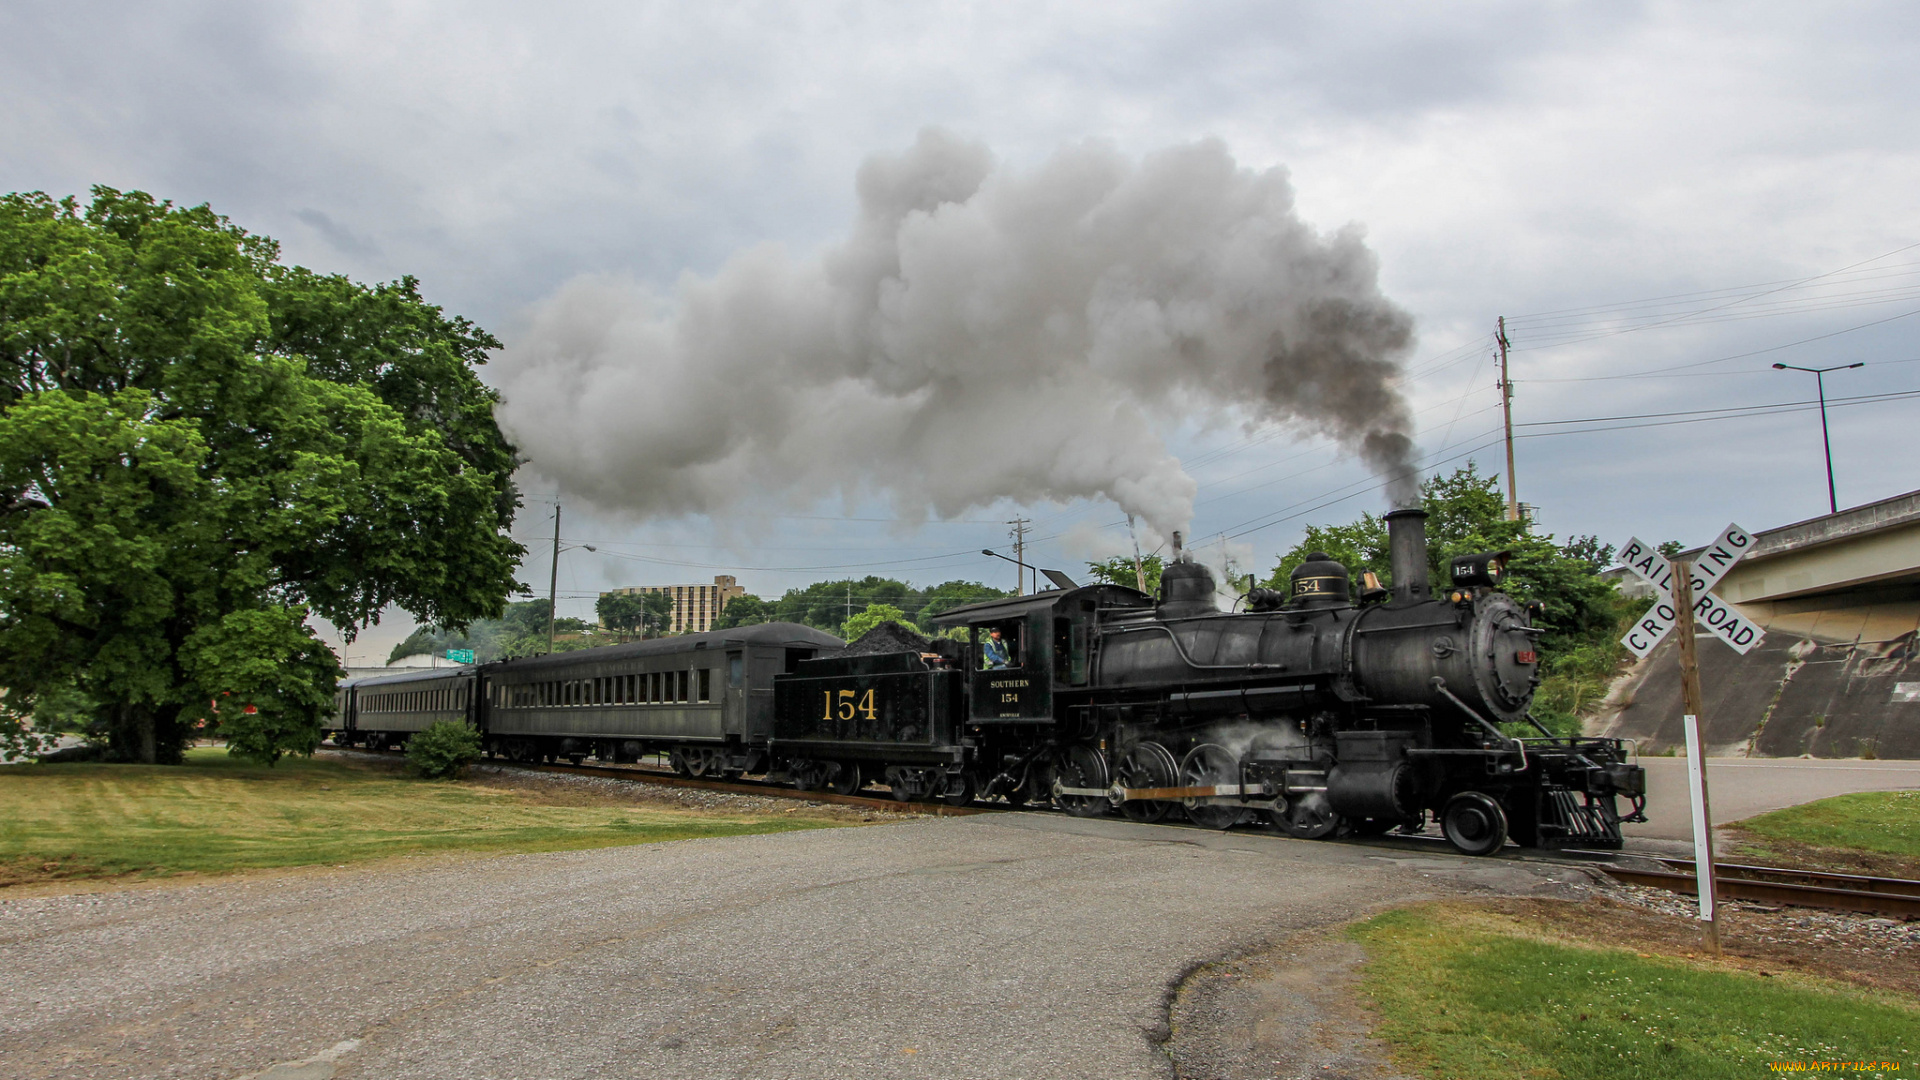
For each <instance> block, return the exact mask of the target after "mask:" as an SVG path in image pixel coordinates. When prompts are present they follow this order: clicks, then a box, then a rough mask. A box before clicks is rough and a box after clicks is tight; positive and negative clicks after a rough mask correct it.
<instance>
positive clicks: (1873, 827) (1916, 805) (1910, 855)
mask: <svg viewBox="0 0 1920 1080" xmlns="http://www.w3.org/2000/svg"><path fill="white" fill-rule="evenodd" d="M1729 828H1730V829H1731V830H1732V831H1733V833H1734V835H1735V836H1737V837H1739V838H1740V843H1739V845H1738V848H1737V849H1736V850H1735V851H1732V852H1729V853H1727V855H1728V857H1735V858H1742V859H1750V860H1755V861H1760V860H1777V861H1779V862H1782V863H1784V864H1786V865H1791V866H1811V867H1818V868H1821V869H1828V870H1845V871H1849V872H1851V873H1856V874H1873V875H1877V876H1880V877H1905V878H1920V791H1869V792H1860V793H1857V794H1853V795H1836V796H1834V797H1833V798H1831V799H1821V800H1820V801H1819V802H1811V803H1806V804H1805V805H1802V806H1790V807H1788V808H1786V809H1785V810H1774V811H1772V812H1770V813H1765V814H1761V815H1759V816H1757V817H1750V818H1747V819H1745V820H1743V821H1738V822H1735V823H1733V824H1732V825H1730V826H1729Z"/></svg>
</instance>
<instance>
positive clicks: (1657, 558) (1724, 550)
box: [1620, 525, 1766, 660]
mask: <svg viewBox="0 0 1920 1080" xmlns="http://www.w3.org/2000/svg"><path fill="white" fill-rule="evenodd" d="M1752 550H1753V537H1752V536H1750V535H1748V533H1747V531H1746V530H1745V529H1742V528H1741V527H1740V526H1738V525H1728V526H1727V527H1726V529H1725V530H1724V531H1723V532H1721V534H1720V536H1719V538H1718V539H1716V540H1714V542H1713V543H1711V544H1708V545H1707V546H1706V547H1705V548H1704V549H1702V550H1701V552H1700V556H1699V558H1696V559H1694V560H1693V564H1692V573H1691V575H1689V576H1690V578H1691V584H1692V585H1693V590H1692V591H1693V617H1694V619H1695V620H1696V621H1697V622H1699V623H1700V624H1701V625H1703V626H1705V627H1706V628H1707V629H1708V630H1711V631H1712V632H1713V633H1714V634H1715V635H1717V636H1718V637H1719V638H1720V640H1721V641H1724V642H1726V643H1727V645H1728V646H1729V647H1731V648H1732V649H1733V651H1734V652H1737V653H1740V654H1741V655H1743V656H1744V655H1746V652H1747V650H1749V649H1751V648H1753V647H1754V646H1755V645H1758V644H1760V641H1761V639H1762V638H1764V637H1765V636H1766V635H1765V634H1763V633H1761V631H1760V628H1759V627H1757V626H1755V625H1753V624H1752V623H1751V622H1748V621H1747V619H1746V618H1745V616H1742V615H1741V614H1740V613H1739V612H1738V611H1735V610H1734V608H1733V605H1731V604H1729V603H1727V602H1726V601H1725V600H1722V599H1720V598H1719V597H1718V596H1715V595H1714V594H1713V593H1712V592H1709V591H1708V590H1710V589H1712V588H1713V586H1714V585H1715V584H1717V583H1718V582H1719V580H1720V579H1721V578H1723V577H1725V576H1726V575H1727V571H1728V570H1731V569H1733V564H1734V563H1737V562H1739V561H1740V560H1741V558H1742V557H1744V556H1745V555H1746V554H1747V552H1749V551H1752ZM1620 561H1621V563H1622V564H1624V565H1625V566H1626V568H1627V569H1629V570H1631V571H1633V572H1634V573H1635V574H1638V575H1639V576H1640V577H1641V578H1642V579H1644V580H1645V581H1646V582H1647V584H1649V585H1652V586H1653V588H1654V592H1655V593H1656V594H1657V596H1656V598H1655V600H1654V604H1653V607H1652V608H1651V609H1649V610H1648V612H1647V613H1646V614H1645V615H1643V616H1641V618H1640V621H1639V622H1638V623H1635V624H1634V627H1633V629H1631V630H1629V631H1627V636H1626V637H1623V638H1621V639H1620V643H1621V644H1622V645H1625V646H1626V647H1627V649H1628V650H1629V651H1631V652H1632V653H1633V655H1635V656H1637V657H1640V658H1641V659H1643V660H1644V659H1646V656H1647V654H1648V653H1650V652H1652V651H1653V647H1654V646H1656V645H1658V644H1660V641H1661V639H1662V638H1664V637H1666V636H1667V635H1668V634H1669V633H1672V632H1673V628H1674V627H1675V626H1676V625H1678V623H1679V621H1680V613H1679V611H1678V609H1677V608H1676V607H1675V605H1674V601H1673V586H1674V580H1673V564H1672V563H1669V562H1668V561H1667V559H1666V557H1665V556H1663V555H1661V554H1660V552H1659V550H1658V549H1657V548H1655V547H1654V546H1653V545H1652V544H1649V543H1647V542H1646V541H1644V540H1642V539H1640V538H1639V537H1637V536H1636V537H1633V538H1632V539H1630V540H1628V541H1627V542H1626V544H1625V545H1623V546H1622V547H1621V548H1620Z"/></svg>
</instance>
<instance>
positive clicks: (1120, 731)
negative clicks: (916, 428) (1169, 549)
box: [772, 508, 1646, 855]
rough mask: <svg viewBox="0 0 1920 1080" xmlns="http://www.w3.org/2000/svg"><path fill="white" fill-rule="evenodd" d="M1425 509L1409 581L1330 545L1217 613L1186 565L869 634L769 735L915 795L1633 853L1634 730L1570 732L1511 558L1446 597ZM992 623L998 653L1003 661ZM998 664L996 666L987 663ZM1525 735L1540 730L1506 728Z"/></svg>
mask: <svg viewBox="0 0 1920 1080" xmlns="http://www.w3.org/2000/svg"><path fill="white" fill-rule="evenodd" d="M1426 516H1427V515H1426V512H1425V511H1424V510H1421V509H1418V508H1405V509H1399V510H1395V511H1393V512H1391V513H1389V514H1388V515H1387V525H1388V531H1389V547H1390V553H1391V565H1392V575H1393V583H1392V588H1391V590H1387V589H1383V588H1380V587H1379V586H1378V584H1377V583H1376V582H1374V581H1373V579H1372V575H1370V574H1369V575H1367V576H1366V581H1365V582H1364V584H1363V587H1362V588H1361V589H1360V590H1359V591H1358V593H1357V594H1356V592H1355V591H1354V589H1353V588H1352V583H1351V582H1350V581H1349V579H1348V571H1347V569H1346V567H1344V566H1342V565H1341V564H1340V563H1338V562H1335V561H1333V560H1332V559H1329V558H1327V557H1325V556H1324V555H1320V554H1318V553H1316V554H1315V555H1311V556H1309V558H1308V561H1306V562H1305V563H1303V564H1301V566H1300V567H1299V568H1298V569H1296V570H1295V571H1294V573H1293V577H1292V581H1291V587H1290V589H1289V591H1288V592H1287V593H1286V594H1284V595H1282V594H1279V593H1277V592H1273V591H1270V590H1264V589H1260V590H1255V591H1254V592H1253V593H1251V594H1250V595H1249V596H1248V597H1246V598H1245V599H1246V600H1247V602H1248V603H1247V606H1248V610H1246V611H1244V612H1235V613H1229V612H1223V611H1221V610H1219V609H1218V606H1217V604H1216V602H1215V600H1214V594H1215V585H1214V580H1213V576H1212V574H1211V572H1210V571H1208V570H1207V568H1206V567H1205V566H1203V565H1201V564H1199V563H1197V562H1193V561H1192V560H1191V559H1190V558H1188V557H1186V556H1185V555H1183V554H1180V553H1179V552H1178V547H1177V539H1176V555H1175V558H1174V561H1173V562H1172V563H1170V564H1169V565H1168V566H1167V567H1166V569H1165V571H1164V573H1163V574H1162V578H1161V585H1160V590H1159V595H1158V596H1157V597H1150V596H1148V595H1146V594H1144V593H1141V592H1138V591H1136V590H1133V589H1128V588H1124V587H1120V586H1116V585H1092V586H1087V587H1076V588H1065V589H1054V590H1048V591H1045V592H1041V593H1038V594H1034V595H1028V596H1022V597H1017V598H1010V599H1006V600H997V601H992V602H989V603H983V604H975V605H971V606H968V607H963V608H956V609H953V610H951V611H948V612H945V613H943V614H941V615H940V616H938V617H937V619H936V620H935V622H936V625H939V626H942V627H948V628H951V627H959V628H964V630H965V631H966V635H967V639H966V640H965V641H959V640H955V639H952V638H938V639H933V640H931V641H925V642H913V643H910V644H907V645H906V646H905V647H895V648H890V649H886V650H885V651H878V652H870V651H863V650H862V648H861V645H860V643H856V644H855V645H854V646H853V647H851V648H850V649H848V650H846V651H844V652H842V653H840V654H839V655H831V654H830V655H827V656H824V657H821V658H817V659H811V660H804V661H801V662H799V663H797V664H795V665H793V668H792V670H791V671H790V672H789V673H787V674H783V675H780V676H778V677H777V678H776V679H775V680H774V687H775V716H774V730H773V738H772V745H773V747H774V752H775V754H776V755H777V756H778V757H779V758H780V759H783V760H784V761H785V762H786V764H787V766H788V769H789V774H790V776H791V777H792V778H793V780H794V782H795V783H797V784H799V785H800V786H802V787H813V786H821V785H829V784H830V785H832V786H834V787H835V788H838V789H840V790H843V791H844V790H854V789H857V788H859V787H860V786H862V785H863V784H865V783H867V782H868V781H869V780H882V781H883V782H885V783H887V784H888V785H890V786H891V787H892V789H893V793H894V797H895V798H898V799H903V800H905V799H945V800H948V801H950V802H954V803H964V802H966V801H968V800H970V799H973V798H976V797H989V798H990V797H994V796H1000V797H1004V798H1006V799H1007V800H1008V801H1010V802H1013V803H1015V804H1023V803H1028V802H1045V801H1051V802H1053V803H1056V804H1058V805H1059V806H1061V807H1063V808H1064V809H1066V810H1068V811H1070V812H1072V813H1075V814H1081V815H1095V814H1102V813H1106V812H1108V811H1110V810H1117V811H1118V812H1119V813H1121V814H1123V815H1125V816H1126V817H1129V818H1132V819H1133V820H1135V821H1142V822H1152V821H1160V820H1164V819H1166V818H1168V817H1169V816H1171V815H1176V814H1184V815H1185V817H1187V818H1188V819H1190V820H1192V821H1193V822H1195V823H1198V824H1200V825H1204V826H1210V827H1215V828H1223V829H1224V828H1229V827H1232V826H1234V825H1237V824H1240V823H1242V822H1246V821H1254V820H1257V821H1260V822H1262V823H1264V824H1266V825H1267V826H1268V827H1269V828H1272V829H1275V830H1277V831H1280V832H1282V833H1285V834H1288V835H1292V836H1297V837H1305V838H1318V837H1327V836H1333V835H1336V834H1338V833H1343V832H1349V831H1350V832H1355V833H1361V834H1376V833H1384V832H1387V831H1389V830H1394V829H1399V830H1402V831H1409V832H1417V831H1420V830H1421V829H1423V828H1424V826H1425V824H1426V821H1427V818H1428V815H1430V814H1431V815H1434V816H1436V817H1437V818H1438V820H1439V823H1440V826H1441V830H1442V832H1443V833H1444V834H1445V836H1446V838H1447V840H1449V841H1450V842H1451V843H1452V844H1453V845H1454V846H1455V847H1456V848H1458V849H1459V850H1461V851H1463V852H1466V853H1468V854H1475V855H1484V854H1490V853H1492V852H1494V851H1497V850H1499V848H1500V847H1501V846H1502V845H1503V844H1504V843H1505V842H1506V840H1507V839H1508V838H1509V837H1511V838H1512V839H1514V840H1515V841H1516V842H1518V843H1519V844H1521V845H1522V846H1526V847H1586V848H1618V847H1619V846H1620V843H1621V835H1620V824H1621V821H1622V820H1623V819H1622V816H1621V806H1620V801H1621V800H1623V799H1624V800H1625V801H1626V803H1627V810H1628V815H1629V816H1627V817H1626V818H1625V820H1627V821H1644V820H1645V815H1644V805H1645V793H1646V778H1645V772H1644V770H1643V769H1642V768H1641V767H1640V766H1639V765H1637V764H1633V763H1632V762H1631V761H1630V760H1629V755H1628V747H1627V746H1626V744H1625V743H1624V742H1623V741H1622V740H1619V739H1607V738H1584V737H1573V738H1567V737H1556V736H1554V735H1553V734H1552V733H1551V732H1550V731H1548V730H1547V729H1546V728H1545V727H1544V726H1542V725H1540V724H1539V723H1538V722H1537V721H1535V720H1533V718H1532V717H1531V715H1530V714H1529V713H1528V706H1529V705H1530V703H1531V702H1532V698H1533V691H1534V687H1535V686H1536V685H1537V684H1538V682H1539V670H1540V669H1539V664H1540V658H1539V653H1538V650H1537V640H1538V638H1539V636H1540V634H1541V631H1540V630H1539V629H1537V628H1535V627H1534V626H1532V625H1531V619H1530V616H1529V613H1528V611H1527V609H1526V608H1525V607H1523V606H1522V605H1520V604H1519V603H1517V602H1515V601H1514V600H1513V599H1512V598H1511V597H1510V596H1508V595H1507V594H1506V593H1504V592H1502V591H1500V588H1499V585H1500V583H1501V579H1502V578H1503V577H1504V575H1505V570H1506V555H1505V553H1498V552H1495V553H1487V554H1483V555H1475V556H1468V557H1464V558H1460V559H1455V560H1453V562H1452V564H1451V565H1450V566H1449V567H1448V576H1449V578H1450V580H1449V581H1448V582H1447V583H1446V587H1445V588H1444V589H1443V590H1440V591H1438V592H1436V591H1435V590H1433V589H1432V588H1431V586H1430V581H1429V572H1428V565H1427V542H1426ZM995 631H998V633H999V639H998V641H999V644H998V645H997V646H995V647H994V648H993V649H992V650H988V648H987V647H986V643H987V641H988V640H989V639H990V638H991V636H992V635H993V633H994V632H995ZM1001 653H1004V654H1005V665H1004V666H995V667H988V666H985V663H986V658H989V657H991V658H993V659H994V660H996V661H997V660H999V658H1000V654H1001ZM1519 724H1531V725H1532V728H1533V729H1535V730H1537V731H1538V732H1539V735H1538V736H1535V737H1516V736H1513V735H1510V734H1508V733H1507V731H1506V730H1505V729H1503V727H1502V725H1519Z"/></svg>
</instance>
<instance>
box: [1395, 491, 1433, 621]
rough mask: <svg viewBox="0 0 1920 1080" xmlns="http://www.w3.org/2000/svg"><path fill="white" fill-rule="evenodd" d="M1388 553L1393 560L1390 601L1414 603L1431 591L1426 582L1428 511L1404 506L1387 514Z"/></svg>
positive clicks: (1430, 593) (1429, 594) (1424, 597)
mask: <svg viewBox="0 0 1920 1080" xmlns="http://www.w3.org/2000/svg"><path fill="white" fill-rule="evenodd" d="M1387 556H1388V558H1389V559H1390V560H1392V562H1393V602H1394V603H1396V604H1413V603H1418V602H1420V601H1422V600H1425V599H1427V598H1428V597H1430V596H1431V595H1432V592H1433V590H1432V589H1431V587H1429V585H1428V582H1427V512H1426V511H1425V510H1422V509H1421V508H1420V507H1418V506H1403V507H1401V508H1400V509H1398V510H1391V511H1388V513H1387Z"/></svg>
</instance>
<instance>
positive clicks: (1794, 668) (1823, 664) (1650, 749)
mask: <svg viewBox="0 0 1920 1080" xmlns="http://www.w3.org/2000/svg"><path fill="white" fill-rule="evenodd" d="M1754 540H1755V545H1754V550H1753V553H1752V554H1750V555H1748V556H1747V557H1746V558H1745V559H1744V560H1742V561H1741V562H1740V564H1739V565H1737V566H1735V567H1734V568H1733V570H1732V571H1731V572H1729V573H1728V574H1727V576H1726V577H1725V578H1724V579H1722V580H1721V582H1720V584H1719V586H1718V587H1717V588H1716V590H1715V591H1716V592H1718V593H1719V594H1720V596H1721V598H1722V599H1725V600H1727V601H1728V602H1730V603H1732V604H1733V605H1734V606H1735V607H1737V608H1739V609H1740V610H1741V611H1742V612H1743V613H1745V614H1746V616H1747V617H1748V618H1750V619H1752V620H1753V621H1754V622H1755V623H1757V624H1759V625H1760V626H1761V627H1762V628H1763V629H1765V630H1766V633H1767V637H1766V641H1765V642H1764V643H1763V644H1761V645H1760V646H1759V647H1757V648H1755V649H1753V650H1752V651H1751V652H1749V653H1748V654H1747V655H1745V656H1741V655H1739V654H1738V653H1736V652H1734V651H1733V650H1732V649H1730V648H1728V647H1727V646H1725V645H1724V644H1722V643H1721V642H1720V640H1719V639H1718V638H1715V637H1713V636H1712V635H1710V634H1701V635H1700V637H1699V641H1700V681H1701V688H1702V691H1703V693H1704V695H1705V698H1706V703H1705V707H1706V717H1705V720H1706V728H1705V731H1704V737H1705V738H1706V740H1707V743H1708V745H1709V747H1710V750H1709V754H1710V755H1711V756H1716V757H1720V756H1734V757H1800V756H1812V757H1816V758H1851V757H1881V758H1920V663H1916V644H1915V641H1916V636H1920V491H1914V492H1909V493H1907V494H1905V495H1900V496H1896V497H1894V498H1891V499H1884V500H1882V501H1880V502H1876V503H1869V504H1867V505H1865V506H1857V507H1854V508H1852V509H1849V510H1843V511H1841V512H1839V513H1837V514H1828V515H1825V516H1823V517H1817V518H1812V519H1810V520H1807V521H1801V522H1796V523H1794V524H1792V525H1783V526H1781V527H1779V528H1776V529H1768V530H1766V531H1764V532H1757V533H1755V534H1754ZM1688 554H1689V556H1690V555H1691V554H1692V553H1688ZM1676 648H1677V646H1676V644H1675V641H1674V639H1673V637H1671V636H1669V638H1668V640H1667V641H1666V642H1664V643H1662V644H1661V646H1660V647H1659V648H1657V649H1655V650H1654V651H1653V652H1652V653H1651V654H1650V655H1648V657H1647V658H1646V659H1645V660H1643V661H1641V662H1640V663H1639V664H1636V665H1635V666H1634V669H1633V670H1632V671H1631V672H1630V673H1629V674H1628V675H1626V676H1625V677H1624V678H1623V679H1622V680H1621V681H1620V682H1619V683H1618V684H1616V686H1615V687H1614V691H1613V693H1612V695H1610V697H1609V704H1608V706H1607V707H1606V708H1605V709H1603V711H1602V713H1601V715H1600V716H1599V717H1598V718H1597V720H1595V721H1594V722H1593V723H1591V724H1590V725H1589V730H1591V731H1593V732H1595V733H1596V734H1609V735H1621V736H1626V737H1629V738H1635V739H1639V740H1640V744H1641V750H1642V752H1643V753H1654V754H1659V753H1663V752H1666V751H1667V750H1669V749H1672V748H1674V747H1677V746H1683V745H1684V742H1683V740H1682V738H1681V735H1680V711H1681V710H1680V680H1679V671H1678V663H1677V661H1676V658H1675V650H1676Z"/></svg>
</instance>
